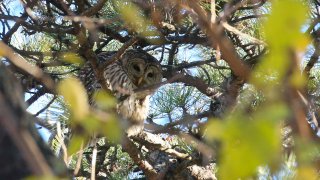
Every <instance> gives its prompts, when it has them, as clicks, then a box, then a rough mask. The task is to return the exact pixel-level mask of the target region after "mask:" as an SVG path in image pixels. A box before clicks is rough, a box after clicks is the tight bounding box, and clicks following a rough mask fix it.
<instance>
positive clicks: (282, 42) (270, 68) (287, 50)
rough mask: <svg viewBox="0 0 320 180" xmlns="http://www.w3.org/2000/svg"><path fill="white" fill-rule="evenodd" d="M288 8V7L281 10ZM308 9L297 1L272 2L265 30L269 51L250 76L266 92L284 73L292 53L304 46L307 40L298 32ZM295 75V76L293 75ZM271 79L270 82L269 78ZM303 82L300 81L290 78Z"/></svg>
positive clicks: (301, 81)
mask: <svg viewBox="0 0 320 180" xmlns="http://www.w3.org/2000/svg"><path fill="white" fill-rule="evenodd" d="M284 9H290V10H284ZM307 13H308V11H307V8H306V6H305V5H304V4H303V3H301V1H299V0H277V1H272V11H271V15H270V16H269V18H268V21H267V22H266V23H265V26H264V30H265V36H266V41H267V43H268V46H269V47H268V49H269V50H270V53H268V55H267V56H266V57H265V58H264V59H263V60H262V62H261V63H260V64H259V66H258V68H256V70H255V72H254V73H253V76H252V83H253V84H255V85H256V86H257V87H260V88H261V89H264V88H266V89H265V91H271V90H272V88H275V86H276V85H280V84H281V83H280V84H277V83H278V82H280V81H281V80H282V79H283V78H284V76H285V75H286V74H287V71H288V68H289V64H291V63H295V62H292V57H291V56H292V54H291V53H292V52H294V51H296V50H303V49H305V47H306V45H307V44H308V43H309V42H310V41H309V39H308V37H307V36H306V35H305V34H304V33H302V32H301V28H302V26H303V25H304V23H305V21H306V18H307V16H306V15H307ZM296 77H297V76H296ZM269 80H273V81H269ZM292 82H293V83H295V85H297V84H303V80H302V79H299V80H296V81H292Z"/></svg>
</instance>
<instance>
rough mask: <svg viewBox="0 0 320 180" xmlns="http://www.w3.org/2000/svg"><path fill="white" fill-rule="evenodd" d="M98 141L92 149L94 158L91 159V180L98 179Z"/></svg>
mask: <svg viewBox="0 0 320 180" xmlns="http://www.w3.org/2000/svg"><path fill="white" fill-rule="evenodd" d="M97 153H98V149H97V143H94V146H93V150H92V160H91V180H95V179H96V164H97Z"/></svg>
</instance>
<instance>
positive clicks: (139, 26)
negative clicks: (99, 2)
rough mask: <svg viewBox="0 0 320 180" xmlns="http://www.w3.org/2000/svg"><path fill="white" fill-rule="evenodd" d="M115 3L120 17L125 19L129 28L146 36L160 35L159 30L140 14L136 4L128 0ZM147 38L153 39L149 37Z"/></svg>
mask: <svg viewBox="0 0 320 180" xmlns="http://www.w3.org/2000/svg"><path fill="white" fill-rule="evenodd" d="M116 4H117V9H118V11H119V13H120V15H121V18H122V19H123V20H124V21H125V23H126V24H127V25H128V26H129V28H131V29H132V30H134V31H135V32H137V33H139V34H140V35H142V36H143V37H146V38H147V37H149V36H159V35H160V34H159V32H158V31H157V30H156V29H155V28H154V27H153V26H152V22H151V21H150V20H148V19H146V18H145V17H144V16H143V15H142V13H141V10H140V9H139V7H138V6H136V5H135V4H133V3H132V2H130V1H120V2H117V3H116ZM147 40H149V41H153V40H152V39H150V38H148V39H147Z"/></svg>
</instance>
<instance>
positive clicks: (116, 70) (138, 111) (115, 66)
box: [79, 52, 149, 123]
mask: <svg viewBox="0 0 320 180" xmlns="http://www.w3.org/2000/svg"><path fill="white" fill-rule="evenodd" d="M112 54H114V52H112V53H102V54H99V55H98V59H99V65H101V64H103V63H104V62H106V61H107V60H109V58H110V57H111V56H112ZM103 75H104V78H105V80H106V84H107V87H108V89H109V90H111V91H112V92H113V93H114V96H115V97H116V98H117V100H118V104H117V111H118V113H119V114H120V116H121V117H122V119H123V118H124V119H128V120H129V122H130V123H143V121H144V120H145V119H146V118H147V115H148V107H149V95H148V94H145V95H143V96H141V95H138V94H137V93H134V92H133V91H134V90H135V89H136V88H137V87H136V86H135V85H134V83H132V82H131V80H130V79H129V78H128V75H127V73H126V72H125V71H124V69H123V67H122V65H121V63H120V62H119V61H116V62H115V63H112V64H110V65H109V66H107V67H106V68H105V69H104V72H103ZM79 78H80V80H81V81H82V83H83V85H84V86H85V88H86V90H87V92H88V97H89V102H90V104H91V105H94V97H93V96H94V92H95V91H97V90H99V89H101V88H102V86H101V85H100V83H99V82H98V80H97V78H96V77H95V74H94V72H93V69H92V66H91V64H90V63H89V62H87V63H86V64H85V65H84V67H83V68H82V69H81V70H80V73H79Z"/></svg>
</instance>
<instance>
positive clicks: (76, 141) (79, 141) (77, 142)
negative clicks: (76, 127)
mask: <svg viewBox="0 0 320 180" xmlns="http://www.w3.org/2000/svg"><path fill="white" fill-rule="evenodd" d="M85 139H86V138H85V137H83V136H80V135H79V134H77V133H75V134H73V135H72V137H71V140H70V142H69V146H68V154H70V155H71V154H74V153H76V152H79V150H80V149H81V146H82V147H83V146H85V145H86V144H84V143H85V142H86V141H85Z"/></svg>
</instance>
